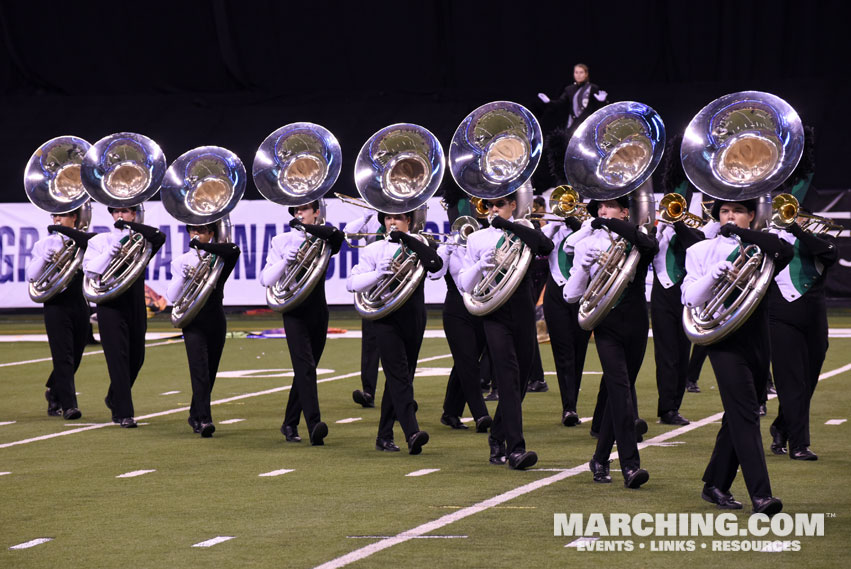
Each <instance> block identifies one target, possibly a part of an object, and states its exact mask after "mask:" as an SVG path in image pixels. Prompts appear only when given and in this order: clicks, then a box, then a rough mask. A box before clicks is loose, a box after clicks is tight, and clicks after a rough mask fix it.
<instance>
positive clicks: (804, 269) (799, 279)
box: [789, 239, 821, 295]
mask: <svg viewBox="0 0 851 569" xmlns="http://www.w3.org/2000/svg"><path fill="white" fill-rule="evenodd" d="M793 247H794V249H795V256H794V257H792V261H791V262H790V263H789V277H790V278H791V280H792V286H794V287H795V290H797V291H798V292H799V293H800V294H802V295H803V294H804V293H805V292H807V290H808V289H809V288H810V287H811V286H813V283H814V282H816V280H817V279H818V278H819V277H820V276H821V274H820V273H819V270H818V268H817V267H816V264H815V260H814V258H813V257H812V256H810V255H806V256H802V255H801V242H800V241H798V240H797V239H796V240H795V244H794V245H793Z"/></svg>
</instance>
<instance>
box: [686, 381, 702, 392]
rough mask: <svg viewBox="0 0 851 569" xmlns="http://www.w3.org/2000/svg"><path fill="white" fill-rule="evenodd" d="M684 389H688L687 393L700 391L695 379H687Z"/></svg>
mask: <svg viewBox="0 0 851 569" xmlns="http://www.w3.org/2000/svg"><path fill="white" fill-rule="evenodd" d="M686 391H688V392H689V393H700V387H698V386H697V382H696V381H687V382H686Z"/></svg>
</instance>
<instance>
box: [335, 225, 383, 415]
mask: <svg viewBox="0 0 851 569" xmlns="http://www.w3.org/2000/svg"><path fill="white" fill-rule="evenodd" d="M383 230H384V227H383V226H382V225H381V224H379V223H378V219H377V218H376V216H375V214H374V213H371V214H368V215H364V216H362V217H358V218H355V219H353V220H351V221H350V222H348V223H347V224H346V225H345V226H344V227H343V233H379V232H382V231H383ZM374 239H375V238H372V237H367V238H366V240H367V242H371V241H372V240H374ZM360 380H361V387H362V389H355V390H354V391H353V392H352V399H353V400H354V402H355V403H357V404H358V405H360V406H362V407H367V408H368V407H375V389H376V386H377V385H378V339H377V338H376V337H375V328H374V325H373V322H372V320H367V319H366V318H364V319H363V320H361V352H360Z"/></svg>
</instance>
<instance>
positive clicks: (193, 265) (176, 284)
mask: <svg viewBox="0 0 851 569" xmlns="http://www.w3.org/2000/svg"><path fill="white" fill-rule="evenodd" d="M186 232H187V233H188V234H189V236H190V237H191V238H192V240H191V241H190V242H189V247H191V248H192V249H200V250H201V251H206V252H208V253H211V254H213V255H217V256H219V257H221V258H222V260H223V261H224V265H223V266H222V271H221V273H219V277H218V280H217V281H216V285H215V289H214V290H213V292H212V293H211V294H210V296H209V297H208V298H207V301H206V302H205V303H204V306H203V307H202V308H201V309H200V310H199V311H198V314H197V315H196V316H195V317H194V318H193V319H192V321H191V322H190V323H189V324H188V325H186V326H185V327H184V328H183V343H184V345H185V346H186V357H187V359H188V360H189V379H190V381H191V384H192V403H191V404H190V406H189V420H188V422H189V426H190V427H192V430H193V432H195V433H198V434H200V435H201V436H202V437H204V438H209V437H212V436H213V432H215V430H216V427H215V425H214V424H213V416H212V413H211V411H210V396H211V394H212V391H213V384H214V383H215V381H216V373H217V372H218V370H219V362H220V361H221V358H222V351H223V350H224V348H225V336H226V334H227V320H226V319H225V311H224V308H223V307H222V298H223V297H224V288H225V282H226V281H227V280H228V277H229V276H230V274H231V272H232V271H233V268H234V267H235V266H236V262H237V259H238V258H239V254H240V251H239V247H237V246H236V245H234V244H233V243H219V236H218V235H217V233H216V224H215V223H211V224H208V225H187V226H186ZM198 262H199V261H198V255H197V253H196V252H195V251H187V252H186V253H184V254H182V255H180V256H178V257H176V258H175V259H173V260H172V261H171V274H172V280H171V283H170V284H169V287H168V291H167V292H166V296H167V297H168V300H169V302H175V301H176V300H178V298H179V297H180V293H181V291H182V289H183V287H184V286H185V284H186V282H187V281H189V280H191V279H192V278H193V277H194V276H195V271H196V269H197V265H198Z"/></svg>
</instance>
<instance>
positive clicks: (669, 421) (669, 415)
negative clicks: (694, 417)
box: [659, 409, 690, 426]
mask: <svg viewBox="0 0 851 569" xmlns="http://www.w3.org/2000/svg"><path fill="white" fill-rule="evenodd" d="M659 422H660V423H664V424H666V425H679V426H682V425H688V424H689V423H690V422H689V420H688V419H686V418H685V417H683V416H682V415H680V414H679V412H678V411H677V410H676V409H674V410H672V411H665V412H664V413H662V416H661V417H659Z"/></svg>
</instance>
